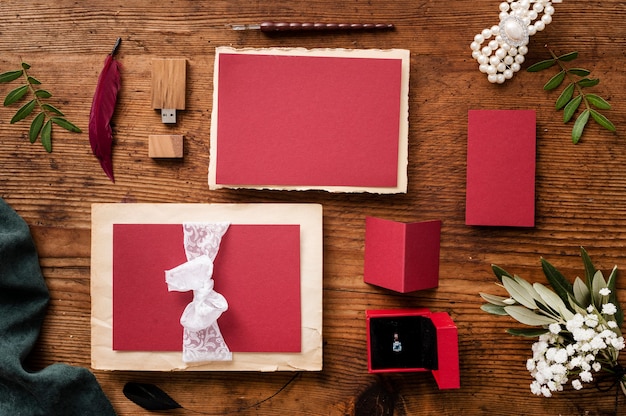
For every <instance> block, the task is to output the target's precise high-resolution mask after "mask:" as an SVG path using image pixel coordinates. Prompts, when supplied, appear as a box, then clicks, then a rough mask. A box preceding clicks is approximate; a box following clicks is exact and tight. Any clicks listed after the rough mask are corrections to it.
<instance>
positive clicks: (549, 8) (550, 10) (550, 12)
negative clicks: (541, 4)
mask: <svg viewBox="0 0 626 416" xmlns="http://www.w3.org/2000/svg"><path fill="white" fill-rule="evenodd" d="M543 12H544V13H545V14H547V15H550V16H551V15H553V14H554V7H552V6H546V7H545V8H544V9H543Z"/></svg>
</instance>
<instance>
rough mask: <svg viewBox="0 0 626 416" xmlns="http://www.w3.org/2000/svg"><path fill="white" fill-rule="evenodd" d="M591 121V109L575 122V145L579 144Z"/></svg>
mask: <svg viewBox="0 0 626 416" xmlns="http://www.w3.org/2000/svg"><path fill="white" fill-rule="evenodd" d="M588 121H589V109H586V110H584V111H583V112H582V113H580V116H578V118H577V119H576V121H575V122H574V128H572V142H574V144H576V143H578V141H579V140H580V138H581V137H582V135H583V130H584V129H585V126H586V125H587V122H588Z"/></svg>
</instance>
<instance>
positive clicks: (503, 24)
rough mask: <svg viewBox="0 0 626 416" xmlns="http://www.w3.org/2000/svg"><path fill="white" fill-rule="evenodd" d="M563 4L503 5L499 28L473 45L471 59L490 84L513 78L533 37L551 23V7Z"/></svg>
mask: <svg viewBox="0 0 626 416" xmlns="http://www.w3.org/2000/svg"><path fill="white" fill-rule="evenodd" d="M561 1H562V0H552V1H550V0H515V1H514V0H507V1H503V2H502V3H500V24H498V25H496V26H492V27H491V28H487V29H484V30H483V31H482V32H481V33H479V34H477V35H476V36H474V41H473V42H472V43H471V44H470V48H471V49H472V58H474V59H475V60H476V61H477V62H478V69H479V70H480V72H482V73H484V74H487V79H488V80H489V82H491V83H498V84H502V83H504V81H506V80H507V79H511V78H513V75H514V74H515V73H516V72H517V71H519V70H520V68H521V64H522V63H523V62H524V55H526V53H528V46H527V45H528V41H529V38H530V36H532V35H534V34H535V33H537V32H539V31H542V30H543V29H545V27H546V26H547V25H548V24H550V22H552V15H553V14H554V7H553V6H552V3H561ZM540 15H541V17H539V16H540ZM492 37H493V39H491V38H492ZM489 39H491V40H489ZM485 42H487V44H486V45H484V46H483V44H484V43H485Z"/></svg>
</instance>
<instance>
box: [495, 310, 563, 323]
mask: <svg viewBox="0 0 626 416" xmlns="http://www.w3.org/2000/svg"><path fill="white" fill-rule="evenodd" d="M504 310H505V311H506V313H508V314H509V316H511V317H512V318H513V319H515V320H516V321H518V322H521V323H523V324H524V325H530V326H543V325H550V324H551V323H554V322H556V320H555V319H554V318H548V317H547V316H543V315H539V314H537V313H535V312H533V311H531V310H528V309H527V308H525V307H523V306H505V307H504Z"/></svg>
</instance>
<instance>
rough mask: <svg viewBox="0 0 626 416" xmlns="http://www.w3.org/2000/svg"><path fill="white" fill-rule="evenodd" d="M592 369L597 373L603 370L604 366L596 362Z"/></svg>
mask: <svg viewBox="0 0 626 416" xmlns="http://www.w3.org/2000/svg"><path fill="white" fill-rule="evenodd" d="M591 368H593V371H595V372H596V373H597V372H598V371H600V370H601V369H602V364H600V363H599V362H597V361H596V362H595V363H593V365H592V366H591Z"/></svg>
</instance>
